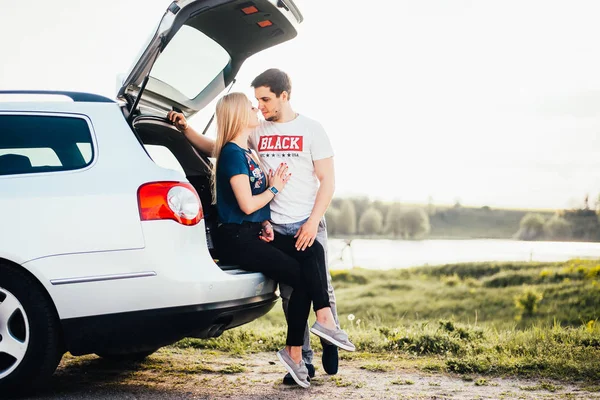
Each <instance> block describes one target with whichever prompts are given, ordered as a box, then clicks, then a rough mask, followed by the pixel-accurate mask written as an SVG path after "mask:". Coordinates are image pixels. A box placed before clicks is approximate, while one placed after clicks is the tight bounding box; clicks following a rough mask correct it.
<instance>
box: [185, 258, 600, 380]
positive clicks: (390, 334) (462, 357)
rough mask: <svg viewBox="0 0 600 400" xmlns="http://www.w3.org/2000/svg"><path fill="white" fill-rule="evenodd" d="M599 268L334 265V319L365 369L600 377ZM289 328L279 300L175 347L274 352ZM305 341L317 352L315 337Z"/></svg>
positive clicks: (580, 263) (592, 264)
mask: <svg viewBox="0 0 600 400" xmlns="http://www.w3.org/2000/svg"><path fill="white" fill-rule="evenodd" d="M599 274H600V261H598V260H571V261H568V262H557V263H463V264H453V265H442V266H436V267H419V268H410V269H402V270H386V271H371V270H363V269H352V270H348V271H334V273H333V275H332V278H333V284H334V287H335V288H336V297H337V306H338V314H339V317H340V323H341V325H342V328H344V329H345V330H346V331H347V332H348V333H349V334H350V337H351V339H352V341H353V342H354V344H355V345H356V347H357V350H358V351H357V352H356V353H344V352H342V353H340V356H341V358H342V359H348V360H350V359H351V360H361V359H364V360H365V361H366V364H365V365H377V363H379V359H381V357H383V356H385V357H388V356H390V357H400V358H401V359H402V362H405V363H408V365H412V366H413V367H415V368H418V369H420V370H425V371H443V372H457V373H461V374H464V375H472V374H477V375H482V374H487V375H505V374H508V375H517V376H526V377H533V378H535V377H539V378H555V379H573V380H578V379H584V380H588V381H591V382H598V381H600V323H599V322H598V320H600V284H599V281H600V275H599ZM312 320H314V317H313V316H311V321H310V322H311V323H312ZM285 333H286V325H285V318H284V315H283V312H282V310H281V307H280V306H276V307H275V308H274V309H273V310H272V311H271V312H269V313H268V314H267V315H266V316H265V317H263V318H261V319H259V320H257V321H254V322H252V323H250V324H247V325H244V326H242V327H240V328H236V329H232V330H229V331H227V332H225V333H224V334H223V335H222V336H221V337H219V338H215V339H208V340H199V339H185V340H182V341H180V342H179V343H177V344H175V345H174V348H182V349H185V348H198V349H204V350H211V351H225V352H228V353H231V354H247V353H253V352H263V351H267V352H275V351H277V350H279V349H281V348H282V347H283V346H284V345H285ZM311 344H312V345H313V348H314V349H315V350H317V351H319V350H320V349H321V344H320V342H319V340H318V338H316V336H314V335H311ZM373 354H374V355H377V357H378V358H377V359H370V356H369V355H373ZM374 363H375V364H374ZM381 365H383V364H381Z"/></svg>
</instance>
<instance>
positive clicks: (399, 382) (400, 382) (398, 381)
mask: <svg viewBox="0 0 600 400" xmlns="http://www.w3.org/2000/svg"><path fill="white" fill-rule="evenodd" d="M390 383H391V384H392V385H414V384H415V382H414V381H411V380H410V379H396V380H394V381H391V382H390Z"/></svg>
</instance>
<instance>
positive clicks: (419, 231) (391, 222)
mask: <svg viewBox="0 0 600 400" xmlns="http://www.w3.org/2000/svg"><path fill="white" fill-rule="evenodd" d="M326 219H327V231H328V232H329V233H330V234H332V235H346V236H347V235H357V234H358V235H368V236H373V235H384V234H385V235H391V236H393V237H394V238H402V239H416V238H420V237H423V236H425V235H426V234H428V233H429V231H430V229H431V226H430V223H429V215H428V214H427V212H426V211H425V210H424V209H423V207H418V206H406V205H402V204H400V203H384V202H381V201H378V200H376V201H370V200H369V199H368V198H346V199H334V200H333V201H332V204H331V206H330V207H329V209H328V210H327V214H326Z"/></svg>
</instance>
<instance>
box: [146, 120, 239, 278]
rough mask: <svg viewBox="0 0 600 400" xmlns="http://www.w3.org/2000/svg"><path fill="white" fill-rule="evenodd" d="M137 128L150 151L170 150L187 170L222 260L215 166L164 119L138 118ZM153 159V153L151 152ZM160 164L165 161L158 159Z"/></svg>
mask: <svg viewBox="0 0 600 400" xmlns="http://www.w3.org/2000/svg"><path fill="white" fill-rule="evenodd" d="M134 129H135V131H136V133H137V135H138V136H139V138H140V139H141V141H142V143H143V144H144V146H145V147H146V149H147V150H152V149H151V148H150V147H154V148H155V149H156V148H157V147H158V148H159V150H162V153H163V154H164V153H165V152H166V151H167V150H168V152H170V153H171V154H172V155H173V156H175V158H176V159H177V162H178V163H179V165H180V166H181V168H182V169H183V173H184V174H185V176H186V178H187V179H188V181H189V182H190V183H191V185H192V186H194V188H195V189H196V191H197V192H198V195H199V196H200V201H201V202H202V209H203V211H204V222H205V226H206V240H207V246H208V249H209V251H210V253H211V255H212V257H213V259H215V260H219V259H220V257H219V250H218V249H219V248H222V247H223V246H217V243H216V232H217V209H216V207H215V206H214V205H213V204H212V188H211V183H210V180H211V171H212V163H211V161H210V160H209V158H208V157H206V155H204V154H202V153H200V152H199V151H197V150H196V149H195V148H194V147H193V146H192V145H191V144H190V142H189V141H188V140H187V139H186V137H185V136H184V135H183V134H182V133H181V132H179V131H178V130H177V129H175V127H173V125H171V124H170V123H168V122H166V121H165V120H164V119H163V118H158V117H152V116H145V117H138V118H137V119H136V120H135V122H134ZM149 154H150V155H151V157H152V151H149ZM154 161H155V162H156V163H157V164H158V165H160V166H164V165H163V164H162V163H161V160H158V159H154ZM217 265H219V267H221V269H224V270H231V269H236V268H238V267H237V266H235V265H223V264H222V263H221V262H219V261H217Z"/></svg>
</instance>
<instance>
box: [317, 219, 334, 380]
mask: <svg viewBox="0 0 600 400" xmlns="http://www.w3.org/2000/svg"><path fill="white" fill-rule="evenodd" d="M317 240H318V241H319V243H321V246H323V249H324V250H325V269H326V271H327V292H328V293H329V304H330V305H331V312H332V313H333V318H334V319H335V323H336V324H337V326H338V327H339V326H340V321H339V318H338V315H337V306H336V301H335V293H334V292H333V285H332V283H331V273H330V272H329V256H328V253H327V222H326V221H325V217H323V219H321V222H319V229H318V231H317ZM321 345H322V346H323V355H322V356H321V362H322V363H323V369H324V370H325V372H326V373H327V374H329V375H335V374H337V372H338V365H339V355H338V348H337V346H333V345H331V344H328V343H325V342H324V341H323V340H321Z"/></svg>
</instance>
